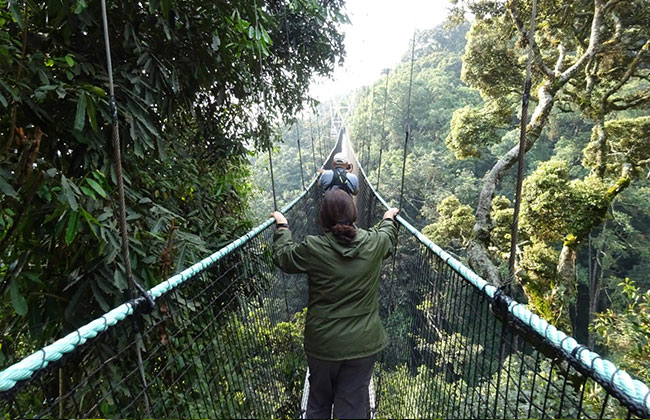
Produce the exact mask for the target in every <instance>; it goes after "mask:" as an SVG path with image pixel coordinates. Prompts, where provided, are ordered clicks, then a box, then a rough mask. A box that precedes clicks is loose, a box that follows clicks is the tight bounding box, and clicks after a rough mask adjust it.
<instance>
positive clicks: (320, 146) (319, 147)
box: [316, 119, 325, 162]
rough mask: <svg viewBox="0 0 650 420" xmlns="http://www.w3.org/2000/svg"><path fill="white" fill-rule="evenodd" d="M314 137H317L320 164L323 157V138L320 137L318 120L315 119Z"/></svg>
mask: <svg viewBox="0 0 650 420" xmlns="http://www.w3.org/2000/svg"><path fill="white" fill-rule="evenodd" d="M316 135H317V136H318V152H319V154H320V161H321V162H322V161H323V160H324V159H325V156H324V155H323V137H322V136H321V131H320V122H319V121H318V119H316Z"/></svg>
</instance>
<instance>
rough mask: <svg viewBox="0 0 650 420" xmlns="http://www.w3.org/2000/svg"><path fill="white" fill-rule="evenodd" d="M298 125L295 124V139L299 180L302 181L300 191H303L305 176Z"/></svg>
mask: <svg viewBox="0 0 650 420" xmlns="http://www.w3.org/2000/svg"><path fill="white" fill-rule="evenodd" d="M299 127H300V124H298V123H297V122H296V138H297V141H298V159H300V180H301V181H302V189H303V190H304V189H305V174H304V173H303V170H302V148H301V147H300V128H299Z"/></svg>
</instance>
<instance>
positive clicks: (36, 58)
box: [0, 0, 347, 364]
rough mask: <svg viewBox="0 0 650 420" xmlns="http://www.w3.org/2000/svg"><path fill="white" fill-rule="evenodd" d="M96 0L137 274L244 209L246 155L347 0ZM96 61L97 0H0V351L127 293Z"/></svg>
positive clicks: (323, 62)
mask: <svg viewBox="0 0 650 420" xmlns="http://www.w3.org/2000/svg"><path fill="white" fill-rule="evenodd" d="M107 4H108V24H109V35H110V40H111V48H112V51H111V53H112V59H113V76H114V78H115V90H116V102H117V106H118V117H119V124H120V127H121V140H122V157H123V166H124V174H125V183H126V205H127V222H128V228H129V229H128V235H129V238H130V239H129V247H130V249H131V260H132V261H131V265H132V266H133V271H134V277H135V280H136V281H138V282H140V283H141V284H143V285H144V286H145V287H151V286H153V285H155V284H157V283H158V282H160V281H161V280H163V279H164V278H166V277H167V276H169V275H170V274H172V273H174V272H177V271H178V270H180V269H182V268H184V267H186V266H188V265H189V264H190V263H192V262H194V261H196V260H197V259H198V258H199V257H200V256H205V255H206V254H208V253H209V252H211V251H213V250H215V249H218V248H220V247H221V246H223V245H224V244H225V243H227V242H228V241H229V240H231V239H232V238H233V237H236V236H235V235H237V234H238V233H242V232H243V231H244V230H245V229H247V228H248V227H250V221H249V220H248V218H247V217H246V214H245V210H246V209H247V206H248V202H247V199H248V197H249V194H250V190H251V187H250V184H249V183H248V182H247V181H246V179H247V177H248V174H249V167H248V157H249V155H250V154H251V153H253V152H254V151H255V150H260V151H263V150H266V149H267V148H269V147H271V145H272V142H273V140H274V139H275V137H276V135H275V134H274V133H275V131H274V130H275V129H274V127H275V126H277V124H278V123H279V122H281V121H283V120H289V119H291V118H292V117H293V115H294V114H295V113H296V111H297V110H299V109H301V108H302V107H303V104H304V103H307V101H308V100H309V96H308V88H309V82H310V80H311V78H312V75H328V74H330V73H331V72H332V70H333V69H334V66H335V65H337V63H339V62H340V61H341V60H342V59H343V57H344V49H343V35H342V33H341V25H342V24H344V23H345V22H347V17H346V16H345V14H344V13H343V11H342V6H343V1H342V0H334V1H331V0H327V1H325V0H322V1H310V2H291V1H272V2H259V3H257V2H250V1H229V2H203V1H194V2H193V1H189V2H187V1H171V0H162V1H144V2H107ZM197 63H200V65H197ZM107 79H108V76H107V73H106V56H105V48H104V38H103V28H102V18H101V7H100V2H99V1H96V2H85V1H67V0H64V1H59V0H52V1H51V0H44V1H24V2H18V1H0V132H1V133H2V138H1V139H0V188H1V191H2V194H1V195H0V261H1V262H0V279H1V281H0V284H1V286H0V291H1V295H2V310H1V312H0V328H2V329H3V331H12V334H10V335H9V336H7V335H6V334H5V338H7V341H5V340H3V344H2V348H1V350H0V352H1V353H0V362H2V361H3V359H5V358H6V357H7V356H8V355H9V354H11V355H13V356H14V357H18V356H19V355H20V354H21V353H22V352H23V351H24V350H25V349H24V348H23V346H25V345H26V344H29V345H32V344H33V345H35V346H40V345H41V344H43V342H45V341H46V340H48V339H50V338H52V337H56V336H60V334H61V332H62V331H67V330H70V329H74V328H76V327H78V326H80V325H81V324H82V323H83V322H84V321H87V320H88V319H91V318H90V317H91V316H93V315H94V316H97V315H98V314H100V313H102V312H104V311H106V310H108V309H110V308H112V307H114V306H115V305H116V304H119V303H121V302H122V301H124V299H125V297H126V289H127V281H126V279H125V277H124V274H123V270H124V261H123V260H122V256H121V253H120V252H119V251H120V237H119V233H118V226H117V214H118V208H117V196H116V190H115V186H116V173H115V166H114V162H113V161H112V146H111V115H110V109H109V98H108V95H107V91H108V87H107ZM8 337H10V338H8ZM30 343H31V344H30ZM29 345H28V347H29ZM3 364H4V363H3Z"/></svg>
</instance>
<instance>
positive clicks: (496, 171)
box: [467, 0, 610, 286]
mask: <svg viewBox="0 0 650 420" xmlns="http://www.w3.org/2000/svg"><path fill="white" fill-rule="evenodd" d="M609 5H610V3H608V4H607V5H605V6H604V5H603V0H594V15H593V18H592V21H591V32H590V34H589V44H588V46H587V49H586V50H585V51H584V52H583V53H582V55H581V56H580V57H579V58H578V59H577V60H576V61H575V62H574V63H573V64H572V65H571V66H569V68H567V69H566V70H564V71H563V72H559V70H560V68H561V67H562V65H561V64H562V61H563V59H564V52H563V49H562V48H560V58H559V59H558V63H557V64H556V67H555V69H554V72H553V75H550V74H549V72H548V69H546V68H542V69H540V72H541V73H542V74H544V75H545V76H544V82H543V83H542V85H541V86H540V88H539V89H538V103H537V106H536V107H535V111H534V112H533V115H532V117H531V121H530V123H529V124H528V126H527V127H526V133H527V137H528V139H527V141H526V152H527V151H529V150H530V149H531V148H532V147H533V145H534V144H535V142H536V141H537V139H538V138H539V136H540V134H541V132H542V129H543V128H544V126H545V125H546V122H547V120H548V116H549V114H550V112H551V110H552V109H553V105H554V102H555V95H556V94H557V92H558V91H559V90H560V89H561V88H562V87H563V86H564V85H565V84H566V83H567V82H568V81H569V80H571V79H572V78H573V77H574V76H575V75H576V74H578V72H579V71H581V70H582V69H584V67H585V66H586V65H587V63H588V62H589V60H591V58H592V57H593V56H594V55H595V54H596V53H597V52H598V50H599V47H600V45H599V44H600V37H601V26H602V20H603V14H604V13H605V12H606V10H607V8H608V6H609ZM512 16H513V23H514V25H515V26H516V27H518V29H519V31H520V32H522V31H523V26H522V25H518V23H519V22H518V18H517V16H516V14H512ZM533 51H534V54H535V55H536V57H535V59H536V63H538V67H539V66H540V65H542V64H543V61H541V60H540V59H539V57H537V52H536V51H535V49H534V48H533ZM541 67H545V65H544V66H541ZM522 118H525V116H522ZM518 153H519V145H516V146H514V147H513V148H512V149H510V150H509V151H508V152H507V153H506V154H505V155H504V156H503V157H502V158H501V159H499V161H498V162H497V163H496V164H495V165H494V166H493V167H492V169H491V170H490V172H488V174H487V175H486V176H485V178H484V180H483V188H482V190H481V193H480V195H479V200H478V204H477V207H476V222H475V224H474V229H473V231H474V237H473V239H472V241H471V242H470V244H469V246H468V250H467V254H468V255H467V256H468V259H469V264H470V266H471V267H472V269H474V271H476V272H477V274H479V275H480V276H482V277H483V278H484V279H486V280H487V281H489V282H491V283H493V284H496V285H499V286H501V285H503V281H502V280H501V276H500V275H499V272H498V269H497V266H496V265H495V264H494V262H492V260H491V259H490V257H489V253H488V249H487V248H488V246H489V242H490V229H491V224H490V212H491V211H492V199H493V198H494V191H495V190H496V188H497V185H498V184H499V182H501V179H502V178H503V176H504V175H505V173H506V172H507V171H508V170H509V169H510V168H512V166H513V165H514V164H515V162H516V161H517V155H518ZM563 251H564V250H563ZM564 252H569V250H567V251H564ZM574 252H575V251H574ZM567 257H570V254H567Z"/></svg>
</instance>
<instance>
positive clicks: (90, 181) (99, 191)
mask: <svg viewBox="0 0 650 420" xmlns="http://www.w3.org/2000/svg"><path fill="white" fill-rule="evenodd" d="M86 182H87V183H88V185H90V186H91V187H92V189H93V190H95V191H97V194H99V195H101V196H102V197H103V198H106V197H107V194H106V191H104V189H103V188H102V186H101V185H99V184H98V183H97V181H95V180H94V179H91V178H86Z"/></svg>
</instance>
